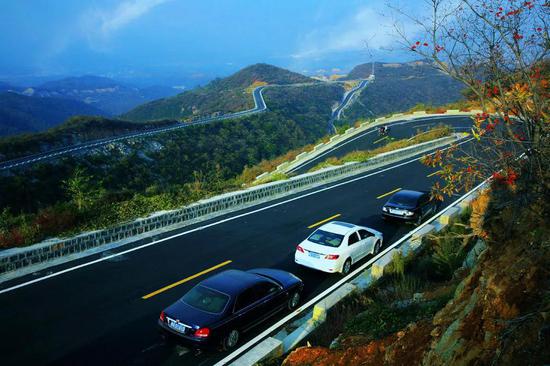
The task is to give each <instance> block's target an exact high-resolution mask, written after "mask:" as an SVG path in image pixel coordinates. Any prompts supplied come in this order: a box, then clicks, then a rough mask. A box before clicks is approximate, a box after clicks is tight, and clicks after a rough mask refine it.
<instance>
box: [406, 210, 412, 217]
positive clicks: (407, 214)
mask: <svg viewBox="0 0 550 366" xmlns="http://www.w3.org/2000/svg"><path fill="white" fill-rule="evenodd" d="M412 215H414V212H411V211H405V216H412Z"/></svg>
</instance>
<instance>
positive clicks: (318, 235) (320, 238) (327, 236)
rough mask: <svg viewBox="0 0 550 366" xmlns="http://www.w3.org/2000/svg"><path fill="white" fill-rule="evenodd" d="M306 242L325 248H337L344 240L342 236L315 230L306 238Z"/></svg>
mask: <svg viewBox="0 0 550 366" xmlns="http://www.w3.org/2000/svg"><path fill="white" fill-rule="evenodd" d="M307 240H309V241H311V242H313V243H316V244H321V245H326V246H327V247H333V248H336V247H339V246H340V244H342V240H344V235H340V234H335V233H331V232H328V231H324V230H317V231H315V232H314V233H313V234H311V235H310V236H309V238H307Z"/></svg>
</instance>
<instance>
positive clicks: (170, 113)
mask: <svg viewBox="0 0 550 366" xmlns="http://www.w3.org/2000/svg"><path fill="white" fill-rule="evenodd" d="M313 82H317V81H316V80H313V79H311V78H309V77H306V76H303V75H301V74H298V73H295V72H292V71H288V70H285V69H282V68H279V67H276V66H272V65H267V64H255V65H251V66H248V67H245V68H244V69H242V70H240V71H238V72H236V73H235V74H233V75H231V76H228V77H226V78H223V79H215V80H213V81H211V82H210V83H209V84H207V85H206V86H204V87H201V88H195V89H193V90H190V91H186V92H183V93H181V94H178V95H176V96H174V97H170V98H164V99H159V100H155V101H153V102H150V103H146V104H143V105H140V106H138V107H136V108H135V109H133V110H131V111H129V112H128V113H125V114H123V115H122V116H121V117H122V118H123V119H127V120H130V121H149V120H158V119H167V118H168V119H186V118H191V117H193V116H205V115H209V114H212V113H229V112H237V111H241V110H244V109H248V108H252V107H254V104H253V102H252V97H251V95H250V93H251V87H253V86H254V85H261V83H266V84H279V85H286V84H296V83H313Z"/></svg>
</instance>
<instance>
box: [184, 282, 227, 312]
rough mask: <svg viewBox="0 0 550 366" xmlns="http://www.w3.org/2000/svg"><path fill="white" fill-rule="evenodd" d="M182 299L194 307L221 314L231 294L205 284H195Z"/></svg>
mask: <svg viewBox="0 0 550 366" xmlns="http://www.w3.org/2000/svg"><path fill="white" fill-rule="evenodd" d="M181 300H182V301H183V302H185V303H186V304H188V305H191V306H192V307H194V308H197V309H199V310H202V311H206V312H208V313H216V314H219V313H221V312H222V311H223V309H225V305H227V303H228V302H229V296H228V295H226V294H224V293H221V292H218V291H215V290H212V289H210V288H208V287H204V286H200V285H199V286H195V287H194V288H193V289H191V291H189V292H188V293H186V294H185V295H184V296H183V297H182V298H181Z"/></svg>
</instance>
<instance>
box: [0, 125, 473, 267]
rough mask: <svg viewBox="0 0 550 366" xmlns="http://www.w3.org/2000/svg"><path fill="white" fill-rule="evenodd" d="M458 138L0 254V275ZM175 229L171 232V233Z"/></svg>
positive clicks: (327, 180) (241, 205) (342, 175)
mask: <svg viewBox="0 0 550 366" xmlns="http://www.w3.org/2000/svg"><path fill="white" fill-rule="evenodd" d="M460 137H463V135H455V136H451V137H444V138H441V139H437V140H433V141H428V142H425V143H422V144H418V145H415V146H410V147H407V148H404V149H399V150H395V151H392V152H388V153H384V154H380V155H377V156H375V157H373V158H371V159H369V160H368V161H366V162H363V163H347V164H345V165H342V166H337V167H331V168H326V169H323V170H320V171H317V172H313V173H308V174H302V175H300V176H297V177H293V178H291V179H287V180H282V181H277V182H272V183H267V184H262V185H258V186H256V187H252V188H249V189H246V190H241V191H237V192H230V193H226V194H223V195H219V196H216V197H212V198H210V199H206V200H202V201H199V202H197V203H194V204H191V205H189V206H186V207H183V208H181V209H178V210H172V211H164V212H157V213H155V214H153V215H151V216H149V217H146V218H142V219H137V220H135V221H133V222H128V223H125V224H122V225H118V226H116V227H113V228H109V229H105V230H101V231H94V232H88V233H83V234H81V235H78V236H75V237H72V238H67V239H51V240H48V241H45V242H42V243H39V244H35V245H32V246H29V247H25V248H13V249H8V250H4V251H2V252H0V275H1V274H2V273H6V272H10V271H15V270H17V269H20V268H23V267H27V266H31V265H33V264H38V263H42V262H46V261H49V260H54V259H58V258H61V257H64V256H67V255H70V254H74V253H79V252H83V251H86V250H89V249H92V248H96V247H99V246H101V245H105V244H109V243H114V242H117V241H120V240H123V239H127V238H131V237H134V236H136V235H140V234H144V233H148V232H153V231H155V230H159V229H163V228H167V227H171V226H174V225H179V226H182V224H190V223H194V222H197V221H200V220H201V219H206V218H212V217H215V216H219V215H223V214H225V213H228V212H231V211H234V210H237V209H242V208H246V207H249V206H252V205H256V204H259V203H262V202H265V201H268V200H272V199H276V198H280V197H283V196H286V195H288V194H292V193H296V192H299V191H302V190H306V189H310V188H313V187H315V186H317V185H320V184H326V183H330V182H332V181H335V180H339V179H342V178H345V177H346V176H352V175H355V174H359V173H362V172H364V171H367V170H371V169H376V168H377V167H379V166H382V165H385V164H388V163H390V162H392V161H397V160H400V159H403V158H407V157H412V156H415V155H418V154H422V153H424V152H427V151H430V150H433V149H435V148H438V147H442V146H445V145H448V144H450V143H452V142H453V141H456V140H457V139H458V138H460ZM175 228H176V227H174V229H175Z"/></svg>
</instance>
